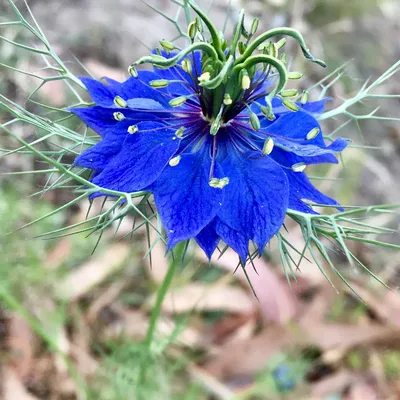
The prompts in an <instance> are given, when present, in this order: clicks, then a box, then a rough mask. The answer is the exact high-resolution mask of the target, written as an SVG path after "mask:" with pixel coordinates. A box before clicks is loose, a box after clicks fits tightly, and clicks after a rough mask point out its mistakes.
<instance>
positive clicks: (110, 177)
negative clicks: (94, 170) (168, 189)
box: [92, 122, 180, 193]
mask: <svg viewBox="0 0 400 400" xmlns="http://www.w3.org/2000/svg"><path fill="white" fill-rule="evenodd" d="M137 126H138V128H139V131H138V133H135V134H132V135H131V134H126V135H125V137H124V138H123V139H122V140H123V146H122V149H121V151H120V152H119V153H118V154H117V155H115V156H114V157H113V159H112V160H111V161H110V162H109V163H108V165H107V167H106V168H105V169H104V170H103V171H102V172H101V173H100V174H98V175H97V176H96V177H95V178H94V179H93V181H92V182H93V183H94V184H96V185H98V186H100V187H103V188H106V189H112V190H118V191H121V192H128V193H130V192H134V191H137V190H141V189H144V188H145V187H147V186H148V185H150V184H151V183H152V182H154V181H155V179H157V177H158V175H159V174H160V173H161V171H162V170H163V169H164V167H165V166H166V165H167V164H168V161H169V160H170V159H171V157H173V155H174V154H175V152H176V151H177V150H178V148H179V142H180V140H179V139H178V138H177V137H176V136H175V132H176V130H175V129H170V128H167V127H166V126H164V125H162V124H159V123H156V122H142V123H139V124H137Z"/></svg>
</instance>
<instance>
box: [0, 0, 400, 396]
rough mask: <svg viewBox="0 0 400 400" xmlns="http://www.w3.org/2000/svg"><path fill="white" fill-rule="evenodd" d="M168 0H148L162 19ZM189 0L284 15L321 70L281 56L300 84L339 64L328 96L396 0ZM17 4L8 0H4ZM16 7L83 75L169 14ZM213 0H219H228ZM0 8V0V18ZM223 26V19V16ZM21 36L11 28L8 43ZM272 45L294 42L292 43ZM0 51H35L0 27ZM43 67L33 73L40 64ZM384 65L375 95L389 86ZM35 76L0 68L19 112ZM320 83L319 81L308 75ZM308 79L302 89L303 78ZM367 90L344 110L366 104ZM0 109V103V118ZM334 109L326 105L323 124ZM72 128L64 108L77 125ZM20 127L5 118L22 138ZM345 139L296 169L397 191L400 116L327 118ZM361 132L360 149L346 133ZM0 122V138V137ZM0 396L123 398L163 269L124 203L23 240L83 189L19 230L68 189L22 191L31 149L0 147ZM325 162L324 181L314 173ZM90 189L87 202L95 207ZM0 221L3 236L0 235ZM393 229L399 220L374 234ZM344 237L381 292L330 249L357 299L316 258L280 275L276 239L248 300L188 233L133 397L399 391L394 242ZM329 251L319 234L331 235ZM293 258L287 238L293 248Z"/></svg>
mask: <svg viewBox="0 0 400 400" xmlns="http://www.w3.org/2000/svg"><path fill="white" fill-rule="evenodd" d="M173 3H174V2H173V1H171V0H153V1H151V2H150V4H151V5H152V6H154V7H157V8H158V9H160V10H163V11H164V12H165V13H167V14H168V15H170V16H171V17H172V18H173V17H174V15H175V12H176V5H174V4H173ZM212 3H213V4H211V1H209V0H201V1H200V0H198V4H200V5H201V6H203V9H205V10H207V9H208V8H209V7H211V6H212V7H211V9H210V15H211V16H212V18H213V20H214V21H215V22H216V23H217V24H218V25H219V26H220V27H222V25H223V23H224V20H225V16H226V14H227V13H228V12H229V10H230V14H229V15H230V17H229V20H228V21H229V22H230V25H232V24H233V23H234V22H235V18H236V15H237V10H238V9H239V8H241V7H244V8H245V9H246V10H247V15H248V19H247V21H248V22H249V23H250V21H251V19H252V17H255V16H257V17H259V18H260V21H261V22H260V29H268V28H272V27H277V26H282V25H288V26H291V27H294V28H296V29H298V30H300V31H301V32H302V34H303V35H304V36H305V38H306V41H307V43H308V45H309V47H310V48H311V49H312V52H313V54H314V55H316V56H317V57H318V58H322V59H324V60H325V61H326V62H327V63H328V68H327V70H322V69H320V68H319V67H318V66H314V65H310V63H307V62H305V61H304V60H303V59H302V58H301V57H297V58H293V59H292V60H290V61H291V62H293V64H294V66H295V68H293V70H301V71H302V72H304V74H305V78H303V79H302V80H301V81H300V82H299V89H301V90H302V89H304V88H308V87H310V86H312V85H313V84H315V83H316V82H318V81H319V80H320V79H322V78H323V77H324V76H325V75H327V74H329V73H331V72H333V71H335V69H337V68H339V67H340V66H342V65H343V64H344V63H346V62H349V63H348V65H347V66H346V68H344V69H341V70H340V71H339V72H340V73H339V74H334V75H333V78H335V77H336V76H339V78H338V80H337V82H336V83H335V84H334V85H333V86H332V87H331V88H330V89H329V90H328V94H329V95H332V97H334V98H335V99H337V100H334V101H332V102H330V104H329V107H330V108H334V107H335V106H336V105H338V104H340V99H341V98H346V97H351V96H354V94H355V93H356V92H357V90H358V89H359V88H360V87H361V86H362V84H363V83H364V82H365V81H366V79H368V78H371V79H374V78H377V77H379V76H380V75H381V74H382V73H383V72H384V71H385V70H386V69H388V68H389V67H390V66H391V65H392V64H394V62H396V61H397V60H399V58H400V41H399V37H400V22H399V21H400V3H399V2H398V1H397V0H388V1H383V0H381V1H380V0H350V1H349V0H242V1H240V0H232V1H231V2H229V1H228V0H215V1H214V2H212ZM16 4H17V6H19V7H20V8H21V10H24V12H25V11H26V8H25V7H24V4H23V2H22V1H17V2H16ZM28 4H29V5H30V7H31V9H32V12H33V14H34V15H35V17H36V19H37V21H38V22H39V24H40V26H41V27H42V29H43V31H44V32H45V34H46V35H47V37H48V39H49V41H50V42H51V43H52V45H53V46H54V48H55V49H56V51H57V52H58V54H59V56H60V57H61V58H62V59H63V60H64V61H65V62H66V63H67V64H68V66H69V67H70V68H71V70H73V71H76V72H77V73H79V74H81V75H84V74H85V71H84V70H83V68H82V67H81V66H80V64H79V63H78V61H77V60H79V62H80V63H82V65H84V66H85V68H87V70H88V71H90V73H91V74H93V75H94V76H95V77H98V78H100V77H102V76H104V75H106V76H108V77H111V78H114V79H120V80H122V79H124V77H126V76H127V73H126V71H127V67H128V66H129V65H130V64H131V63H132V62H133V61H134V60H136V59H137V58H138V57H140V56H143V55H145V54H148V51H149V50H148V49H147V47H150V48H151V47H154V46H156V45H157V42H158V40H160V39H172V38H173V37H174V36H176V30H175V28H174V26H173V24H171V23H170V22H169V21H168V20H166V19H165V18H164V17H162V16H160V15H158V14H157V13H156V12H155V11H154V10H153V9H151V7H148V6H147V5H146V4H144V3H142V2H141V1H138V0H129V1H127V0H114V1H107V0H71V1H68V2H65V1H60V0H52V1H50V2H49V1H45V0H28ZM229 5H230V6H229ZM10 20H15V14H13V11H12V9H11V7H10V5H9V4H8V2H7V1H6V0H0V22H4V21H10ZM0 29H1V35H4V36H5V37H7V38H9V39H11V40H16V39H18V40H19V41H20V42H23V43H28V44H30V45H32V44H34V43H35V42H34V41H33V39H32V36H31V35H30V36H29V35H27V33H26V32H24V31H22V30H20V29H14V28H12V29H11V28H10V29H8V28H6V27H2V26H0ZM228 32H229V29H228ZM24 40H25V41H26V42H24ZM288 46H289V49H290V50H288V51H287V52H288V53H291V54H293V55H294V54H296V53H297V48H296V46H295V44H294V43H288ZM0 62H1V63H4V64H7V65H11V66H14V67H17V68H21V69H24V70H27V71H38V70H39V69H40V68H41V67H42V60H41V58H40V57H39V56H32V54H31V53H27V52H24V51H21V50H18V51H16V48H15V47H14V46H12V45H10V44H8V43H6V42H4V41H2V40H1V39H0ZM44 73H45V71H44ZM399 76H400V75H399V74H398V75H394V76H392V78H391V79H390V80H389V81H388V82H387V83H385V84H384V85H383V86H382V87H380V88H379V90H378V93H384V94H390V95H394V94H399V93H400V79H399ZM35 84H36V85H37V81H36V82H35V79H34V78H32V77H29V76H26V75H21V74H18V73H16V72H15V71H12V70H10V69H7V68H4V67H2V66H0V94H2V95H4V96H7V97H9V98H11V99H12V100H13V101H15V102H16V103H18V104H21V105H24V106H25V107H27V108H28V109H29V110H31V111H35V110H36V108H35V104H34V103H32V102H29V101H27V97H28V96H29V94H30V93H31V92H32V90H33V89H34V88H35ZM320 89H321V90H322V89H323V88H322V87H320ZM318 95H319V93H318V90H317V91H316V92H315V93H314V94H313V96H314V98H313V97H312V99H315V98H317V97H318ZM68 96H69V94H68V91H67V90H66V86H65V85H64V84H63V83H62V82H49V83H47V84H46V85H45V86H43V87H42V88H41V90H40V94H39V97H38V98H39V99H40V100H43V102H46V103H51V104H53V105H55V106H57V107H63V106H65V105H68V104H69V101H70V98H69V97H68ZM379 105H380V106H381V110H380V113H381V115H383V116H387V117H394V118H395V117H397V118H399V117H400V113H399V109H400V101H399V99H397V98H392V99H390V100H386V99H385V100H383V99H381V100H379ZM375 106H376V103H373V102H371V103H369V104H366V105H364V107H365V108H363V107H359V108H356V109H355V110H354V112H355V114H362V113H366V112H367V111H368V110H372V109H373V108H374V107H375ZM9 118H10V116H9V115H8V114H7V113H6V112H5V111H3V110H2V109H1V108H0V123H4V122H6V121H7V120H9ZM342 122H343V121H340V120H339V121H332V120H329V121H328V122H327V123H325V124H324V129H325V132H326V133H330V132H332V131H334V130H335V129H336V128H337V127H339V126H341V124H342ZM77 126H78V123H77ZM36 133H37V132H35V130H34V129H32V127H20V131H19V132H17V134H18V135H21V136H22V137H25V138H32V137H34V136H35V134H36ZM340 135H341V136H346V137H351V138H352V139H353V141H354V146H353V147H352V148H351V149H348V150H346V151H345V152H344V155H343V159H342V160H341V164H340V165H339V166H324V167H322V168H321V167H320V168H318V169H314V170H312V171H311V175H313V176H315V177H316V179H315V181H314V182H315V184H316V185H317V186H318V187H319V188H320V189H321V190H323V191H324V192H326V193H328V194H330V195H332V196H334V197H335V198H337V199H338V200H339V201H340V202H342V203H343V204H348V205H372V204H380V203H396V202H399V199H400V185H399V178H398V177H399V174H400V124H399V123H398V122H396V121H393V120H390V119H389V120H387V121H374V120H361V121H359V123H358V124H357V123H350V124H348V125H346V127H345V129H343V130H342V131H341V132H340ZM362 146H365V147H367V148H363V147H362ZM15 147H16V144H15V143H13V141H12V140H11V139H10V138H9V137H7V136H6V135H3V134H2V135H1V136H0V148H1V149H2V151H4V149H10V148H11V149H12V148H15ZM0 168H1V172H2V174H1V175H0V184H1V189H0V233H1V236H0V245H1V256H0V283H1V290H0V393H1V395H0V398H2V399H5V400H34V399H52V400H53V399H54V400H56V399H57V400H58V399H60V400H72V399H101V400H103V399H104V400H114V399H135V394H134V390H133V389H132V388H133V385H134V382H135V379H136V374H137V371H138V363H139V362H140V360H141V358H140V351H141V350H140V342H141V340H142V339H143V337H144V335H145V332H146V329H147V326H148V323H149V313H150V311H151V309H152V305H153V303H154V296H155V293H156V292H157V289H158V287H159V285H160V283H161V281H162V279H163V277H164V275H165V272H166V270H167V268H168V259H167V258H165V256H164V253H165V249H164V248H163V247H162V245H161V244H157V245H156V246H154V247H153V248H152V251H151V257H150V256H147V257H144V256H145V255H146V253H147V250H148V243H149V242H150V243H151V242H152V240H153V237H152V236H151V235H153V233H152V232H146V229H145V228H144V229H142V230H138V231H137V232H135V234H134V235H132V237H131V236H130V235H129V232H130V230H131V229H132V223H133V218H131V217H129V216H128V217H127V218H126V219H125V220H124V222H123V224H122V226H121V227H120V229H119V231H118V232H117V234H114V231H113V230H110V231H106V232H105V234H104V235H103V237H102V238H101V241H100V244H99V246H98V247H97V249H96V251H95V252H94V254H92V251H93V249H94V248H95V246H96V243H97V241H98V239H99V238H98V237H97V236H96V235H91V236H89V237H87V235H86V234H85V233H77V234H75V235H72V236H66V237H60V238H57V239H52V240H43V239H41V238H36V237H37V236H40V235H41V234H43V233H45V232H48V231H54V230H57V229H59V228H62V227H64V226H66V225H68V224H73V223H77V222H79V221H83V220H84V219H85V218H86V214H87V212H88V204H87V202H86V201H85V202H82V203H77V204H75V205H74V206H73V207H71V208H69V209H68V210H66V211H65V212H63V213H57V214H56V215H54V216H52V217H51V218H47V219H45V220H42V221H40V222H38V223H36V224H34V225H31V226H28V227H27V228H25V229H23V230H17V229H18V228H19V227H21V226H23V225H24V224H27V223H29V222H30V221H32V220H35V219H38V218H40V217H42V216H43V215H46V214H48V213H51V212H52V211H53V210H55V209H56V208H57V207H59V206H60V205H63V204H66V203H67V202H68V201H70V200H72V199H73V198H74V196H75V195H74V194H73V193H71V190H68V188H65V189H60V190H57V191H54V192H47V193H45V194H44V195H34V194H35V193H37V192H39V191H41V189H42V188H43V185H44V184H45V180H44V178H43V177H42V176H41V175H39V174H37V175H36V174H30V175H10V174H9V173H16V172H18V173H19V172H23V171H28V170H37V171H38V170H41V169H43V168H44V165H43V164H42V163H41V162H38V161H37V160H34V159H32V158H30V157H25V156H24V155H23V154H12V155H9V156H7V157H4V158H1V159H0ZM321 177H324V179H321ZM99 209H100V204H97V203H96V204H94V206H93V208H92V210H91V211H90V213H91V215H92V214H95V213H96V212H98V210H99ZM373 222H374V223H377V224H381V225H382V226H387V227H390V228H395V229H396V228H398V224H399V220H398V218H396V216H393V215H390V214H388V215H384V214H383V216H381V217H379V219H378V220H376V219H375V220H374V221H373ZM287 227H288V230H289V232H290V241H291V243H292V244H293V245H294V246H298V247H299V248H301V245H302V235H301V232H300V230H299V229H298V228H296V226H295V225H293V223H291V222H290V221H288V224H287ZM9 232H13V233H12V234H8V233H9ZM387 236H388V237H386V238H385V239H386V240H388V241H389V242H393V243H399V237H398V235H397V236H396V235H394V234H391V235H387ZM351 249H352V251H353V252H354V253H355V254H356V255H357V257H359V258H360V259H361V260H362V261H363V262H364V263H365V264H366V265H367V266H368V268H370V269H371V270H372V271H373V273H375V274H377V275H378V276H379V277H380V278H381V279H382V280H383V281H385V282H386V283H387V284H388V285H389V286H390V287H391V288H392V289H393V290H392V291H390V290H388V289H386V288H385V287H384V286H383V285H381V284H380V283H378V282H376V281H375V280H374V279H373V278H371V277H370V276H369V275H367V274H364V273H362V272H361V271H358V270H356V269H354V268H353V267H350V266H349V265H348V263H347V261H346V258H345V257H344V256H343V255H342V254H340V253H338V254H337V255H336V257H335V261H336V265H337V267H338V268H339V270H340V271H341V272H342V273H343V274H344V275H345V276H346V278H347V279H349V281H350V282H351V284H352V286H353V287H354V289H355V290H356V292H357V293H358V294H359V296H360V297H361V298H362V299H363V301H360V299H359V298H357V297H356V296H355V295H354V294H353V293H352V292H351V291H350V290H349V289H348V288H347V287H346V286H344V285H343V283H341V281H340V280H339V279H338V278H337V277H335V276H334V275H333V274H331V275H330V276H331V279H332V280H333V281H334V283H335V285H336V287H337V289H338V292H336V291H335V290H334V289H333V288H332V287H331V286H330V284H329V283H328V282H327V281H326V279H325V278H324V277H323V275H322V274H321V272H320V271H319V270H318V268H317V267H316V265H315V264H313V263H311V262H307V261H304V262H303V263H302V265H301V270H300V271H298V272H297V277H298V280H297V283H296V282H292V285H291V288H290V287H289V285H288V282H287V280H286V278H285V274H284V271H283V269H282V266H281V264H280V259H279V254H278V251H277V246H276V243H275V242H274V241H273V243H271V246H270V249H269V251H268V254H267V255H266V256H265V257H263V258H261V259H258V260H256V261H255V267H256V270H257V272H255V271H254V270H253V268H251V267H250V268H248V273H249V275H250V279H251V281H252V284H253V286H254V290H255V292H256V293H257V295H258V300H257V299H256V298H255V296H254V294H253V293H252V291H251V290H250V288H249V285H248V283H247V281H246V279H245V276H244V275H243V273H242V272H241V271H237V272H236V273H235V274H233V271H234V270H235V269H236V266H237V259H236V256H235V255H234V254H233V253H231V252H229V251H228V252H226V253H225V254H224V256H223V257H221V259H219V260H214V261H212V262H211V264H209V263H208V262H207V261H206V260H205V259H204V257H203V256H202V255H201V254H200V252H199V251H198V249H197V248H196V247H195V246H192V247H190V248H189V253H188V254H189V256H188V257H187V258H186V261H185V263H184V265H183V266H182V267H181V268H180V270H179V273H178V274H177V275H176V276H175V279H174V281H173V285H172V289H171V290H170V292H169V294H168V296H167V299H166V301H165V303H164V305H163V314H162V319H161V321H160V323H159V326H158V331H157V336H156V341H155V348H154V352H155V354H156V355H157V356H156V357H155V358H154V359H152V360H148V361H149V365H150V366H149V368H151V374H150V375H149V378H148V380H147V381H146V385H147V386H148V387H147V389H146V390H147V393H148V394H147V397H146V398H147V399H150V400H152V399H160V400H164V399H174V400H175V399H176V400H180V399H181V400H203V399H204V400H206V399H210V400H211V399H224V400H225V399H234V400H239V399H240V400H253V399H254V400H258V399H260V400H263V399H294V398H296V399H313V400H314V399H330V400H334V399H335V400H340V399H343V400H345V399H346V400H358V399H360V400H373V399H393V400H394V399H399V398H400V295H399V293H398V291H397V288H398V287H399V286H400V257H399V252H396V251H391V250H382V249H379V248H374V247H369V246H366V245H364V244H359V245H354V244H353V245H352V247H351ZM334 250H335V249H334ZM293 257H296V254H293Z"/></svg>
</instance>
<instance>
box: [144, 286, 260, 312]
mask: <svg viewBox="0 0 400 400" xmlns="http://www.w3.org/2000/svg"><path fill="white" fill-rule="evenodd" d="M154 300H155V298H154V297H153V298H152V299H151V301H150V304H151V305H153V304H154ZM255 307H256V302H255V299H253V298H251V295H249V294H248V293H246V291H245V290H243V289H241V288H239V287H233V286H227V285H226V286H221V285H206V284H202V283H191V284H188V285H185V286H183V287H180V288H175V289H170V291H169V292H168V294H167V296H166V298H165V301H164V303H163V310H164V311H165V312H168V313H178V314H181V313H185V312H190V311H192V310H197V311H226V312H232V313H242V314H248V313H251V312H253V311H254V309H255Z"/></svg>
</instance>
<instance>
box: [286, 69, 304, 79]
mask: <svg viewBox="0 0 400 400" xmlns="http://www.w3.org/2000/svg"><path fill="white" fill-rule="evenodd" d="M302 76H303V74H302V73H301V72H297V71H294V72H289V73H288V75H287V77H288V79H300V78H302Z"/></svg>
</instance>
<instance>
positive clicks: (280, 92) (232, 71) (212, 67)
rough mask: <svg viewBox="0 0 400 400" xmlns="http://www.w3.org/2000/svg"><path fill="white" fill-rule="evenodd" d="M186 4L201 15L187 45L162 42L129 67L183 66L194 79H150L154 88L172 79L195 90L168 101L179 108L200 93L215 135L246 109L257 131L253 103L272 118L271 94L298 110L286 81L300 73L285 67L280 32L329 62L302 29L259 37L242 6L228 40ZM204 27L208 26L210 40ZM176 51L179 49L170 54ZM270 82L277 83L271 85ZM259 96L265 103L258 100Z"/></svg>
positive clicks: (192, 25)
mask: <svg viewBox="0 0 400 400" xmlns="http://www.w3.org/2000/svg"><path fill="white" fill-rule="evenodd" d="M187 2H188V4H189V5H190V7H191V8H192V9H193V11H194V12H195V13H196V14H197V16H196V19H195V20H194V21H193V22H191V23H190V24H189V27H188V33H187V35H186V36H187V38H188V40H189V42H190V43H189V45H188V46H187V47H186V48H184V49H178V48H176V47H175V45H174V44H173V43H171V42H167V41H165V40H163V41H160V45H161V47H162V50H157V51H156V52H157V54H153V55H151V56H148V57H142V58H141V59H139V60H138V61H137V62H136V63H135V64H133V65H132V66H131V67H130V72H131V73H132V74H133V75H134V76H135V75H136V70H135V66H136V65H140V64H143V63H151V64H153V66H154V67H156V68H161V69H168V68H181V69H182V70H183V71H184V72H185V73H186V74H188V75H189V76H190V78H191V79H190V80H191V82H187V81H180V80H175V81H172V80H170V81H168V80H157V81H153V82H151V85H152V86H153V87H155V88H165V87H167V86H168V85H169V84H171V83H181V84H186V85H187V84H189V85H190V86H191V89H192V94H190V95H187V96H186V95H184V96H178V97H175V98H173V99H172V100H171V101H170V105H171V106H172V107H179V106H182V105H183V104H184V103H185V102H186V101H188V100H189V99H191V98H193V97H197V98H198V102H199V103H200V106H201V110H202V114H203V116H204V118H205V119H206V120H207V121H209V122H210V134H211V135H216V134H217V132H218V130H219V129H220V127H221V126H223V125H224V124H225V123H227V122H229V121H230V120H232V119H233V118H235V117H236V116H238V115H239V114H240V113H241V112H242V111H243V110H245V109H246V108H247V109H248V115H249V120H250V121H249V122H250V124H251V126H252V127H253V129H255V130H258V129H259V128H260V122H259V120H258V117H257V113H254V112H253V111H252V109H253V108H254V107H251V106H253V105H254V104H255V105H256V106H257V107H258V108H259V109H260V110H261V112H262V114H264V115H265V116H266V117H267V118H268V119H270V120H273V119H275V117H274V115H273V112H272V99H273V98H280V99H281V100H282V103H283V105H284V106H286V107H287V108H289V109H290V110H292V111H296V110H297V109H298V106H297V105H296V103H295V102H294V99H295V98H296V97H297V96H298V93H297V91H296V90H291V89H286V85H287V83H288V80H289V79H299V78H301V76H302V75H301V73H299V72H289V71H288V70H287V66H286V56H285V54H280V50H281V49H282V48H283V46H284V45H285V42H286V40H285V39H281V40H279V41H277V42H274V41H273V39H274V38H276V37H277V36H282V35H286V36H290V37H292V38H294V39H295V40H296V41H297V42H298V43H299V45H300V47H301V49H302V51H303V54H304V56H305V57H306V58H307V59H309V60H311V61H313V62H315V63H317V64H319V65H322V66H325V64H324V62H323V61H321V60H318V59H316V58H314V57H313V56H312V55H311V54H310V52H309V50H308V49H307V46H306V44H305V42H304V39H303V37H302V36H301V34H300V33H299V32H297V31H296V30H294V29H291V28H277V29H272V30H269V31H267V32H264V33H262V34H260V35H259V36H257V37H255V34H256V32H257V29H258V19H257V18H256V19H254V20H253V22H252V24H251V28H250V30H249V31H248V30H246V28H245V26H244V11H243V10H242V11H241V12H240V14H239V18H238V22H237V24H236V26H235V27H234V30H233V35H232V40H231V42H229V43H228V41H227V40H225V39H224V37H223V34H222V33H221V32H219V31H218V30H217V28H216V27H215V26H214V24H213V23H212V22H211V21H210V19H209V18H208V17H207V15H206V14H204V13H203V12H202V11H201V10H200V9H199V8H198V7H197V6H196V5H195V4H194V3H193V2H192V0H187ZM204 27H206V28H207V30H208V35H207V36H208V38H206V34H205V32H204ZM175 50H179V52H178V53H177V54H174V55H172V54H170V52H171V51H175ZM165 54H167V56H168V58H167V57H165ZM199 64H200V65H199ZM272 82H274V83H275V84H274V85H272ZM270 86H271V87H270ZM260 99H265V101H263V102H260V103H259V102H258V101H259V100H260ZM258 114H259V113H258Z"/></svg>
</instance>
